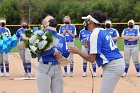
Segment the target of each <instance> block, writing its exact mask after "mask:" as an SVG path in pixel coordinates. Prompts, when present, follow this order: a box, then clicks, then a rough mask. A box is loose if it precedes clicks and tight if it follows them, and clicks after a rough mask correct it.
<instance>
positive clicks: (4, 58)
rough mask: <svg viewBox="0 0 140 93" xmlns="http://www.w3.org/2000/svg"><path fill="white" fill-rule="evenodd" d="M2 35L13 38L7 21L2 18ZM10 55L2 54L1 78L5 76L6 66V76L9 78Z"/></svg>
mask: <svg viewBox="0 0 140 93" xmlns="http://www.w3.org/2000/svg"><path fill="white" fill-rule="evenodd" d="M0 34H2V35H4V36H6V37H7V38H8V37H11V32H10V30H9V29H8V28H7V27H6V19H5V18H2V19H0ZM8 54H9V53H5V52H3V53H0V69H1V74H0V76H1V77H3V76H4V64H5V68H6V76H7V77H8V76H9V61H8Z"/></svg>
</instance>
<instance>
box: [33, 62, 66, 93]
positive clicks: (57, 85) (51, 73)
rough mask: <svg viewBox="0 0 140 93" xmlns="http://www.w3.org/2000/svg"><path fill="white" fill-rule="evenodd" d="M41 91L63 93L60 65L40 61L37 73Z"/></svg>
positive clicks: (41, 92)
mask: <svg viewBox="0 0 140 93" xmlns="http://www.w3.org/2000/svg"><path fill="white" fill-rule="evenodd" d="M36 80H37V86H38V90H39V93H50V91H51V93H63V76H62V71H61V67H60V65H52V64H51V63H50V64H48V65H46V64H42V63H39V65H38V69H37V74H36Z"/></svg>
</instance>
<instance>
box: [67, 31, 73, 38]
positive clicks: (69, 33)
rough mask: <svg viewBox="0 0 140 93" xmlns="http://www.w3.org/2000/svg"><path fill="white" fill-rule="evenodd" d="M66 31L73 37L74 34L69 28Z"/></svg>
mask: <svg viewBox="0 0 140 93" xmlns="http://www.w3.org/2000/svg"><path fill="white" fill-rule="evenodd" d="M67 32H68V33H69V35H70V36H72V37H73V38H75V35H74V34H73V33H72V32H71V31H70V30H67Z"/></svg>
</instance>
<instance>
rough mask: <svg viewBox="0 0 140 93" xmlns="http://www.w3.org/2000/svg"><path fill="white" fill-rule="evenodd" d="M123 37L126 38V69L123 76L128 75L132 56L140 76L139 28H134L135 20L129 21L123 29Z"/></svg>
mask: <svg viewBox="0 0 140 93" xmlns="http://www.w3.org/2000/svg"><path fill="white" fill-rule="evenodd" d="M122 38H123V39H124V61H125V71H124V73H123V76H127V72H128V68H129V63H130V58H131V56H132V58H133V62H134V64H135V68H136V71H137V76H138V77H140V64H139V45H138V39H139V31H138V30H137V29H134V20H129V21H128V28H126V29H124V30H123V32H122Z"/></svg>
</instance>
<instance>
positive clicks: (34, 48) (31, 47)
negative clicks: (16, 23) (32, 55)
mask: <svg viewBox="0 0 140 93" xmlns="http://www.w3.org/2000/svg"><path fill="white" fill-rule="evenodd" d="M29 47H30V49H31V51H32V52H35V51H36V50H37V47H35V46H32V45H29Z"/></svg>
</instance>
